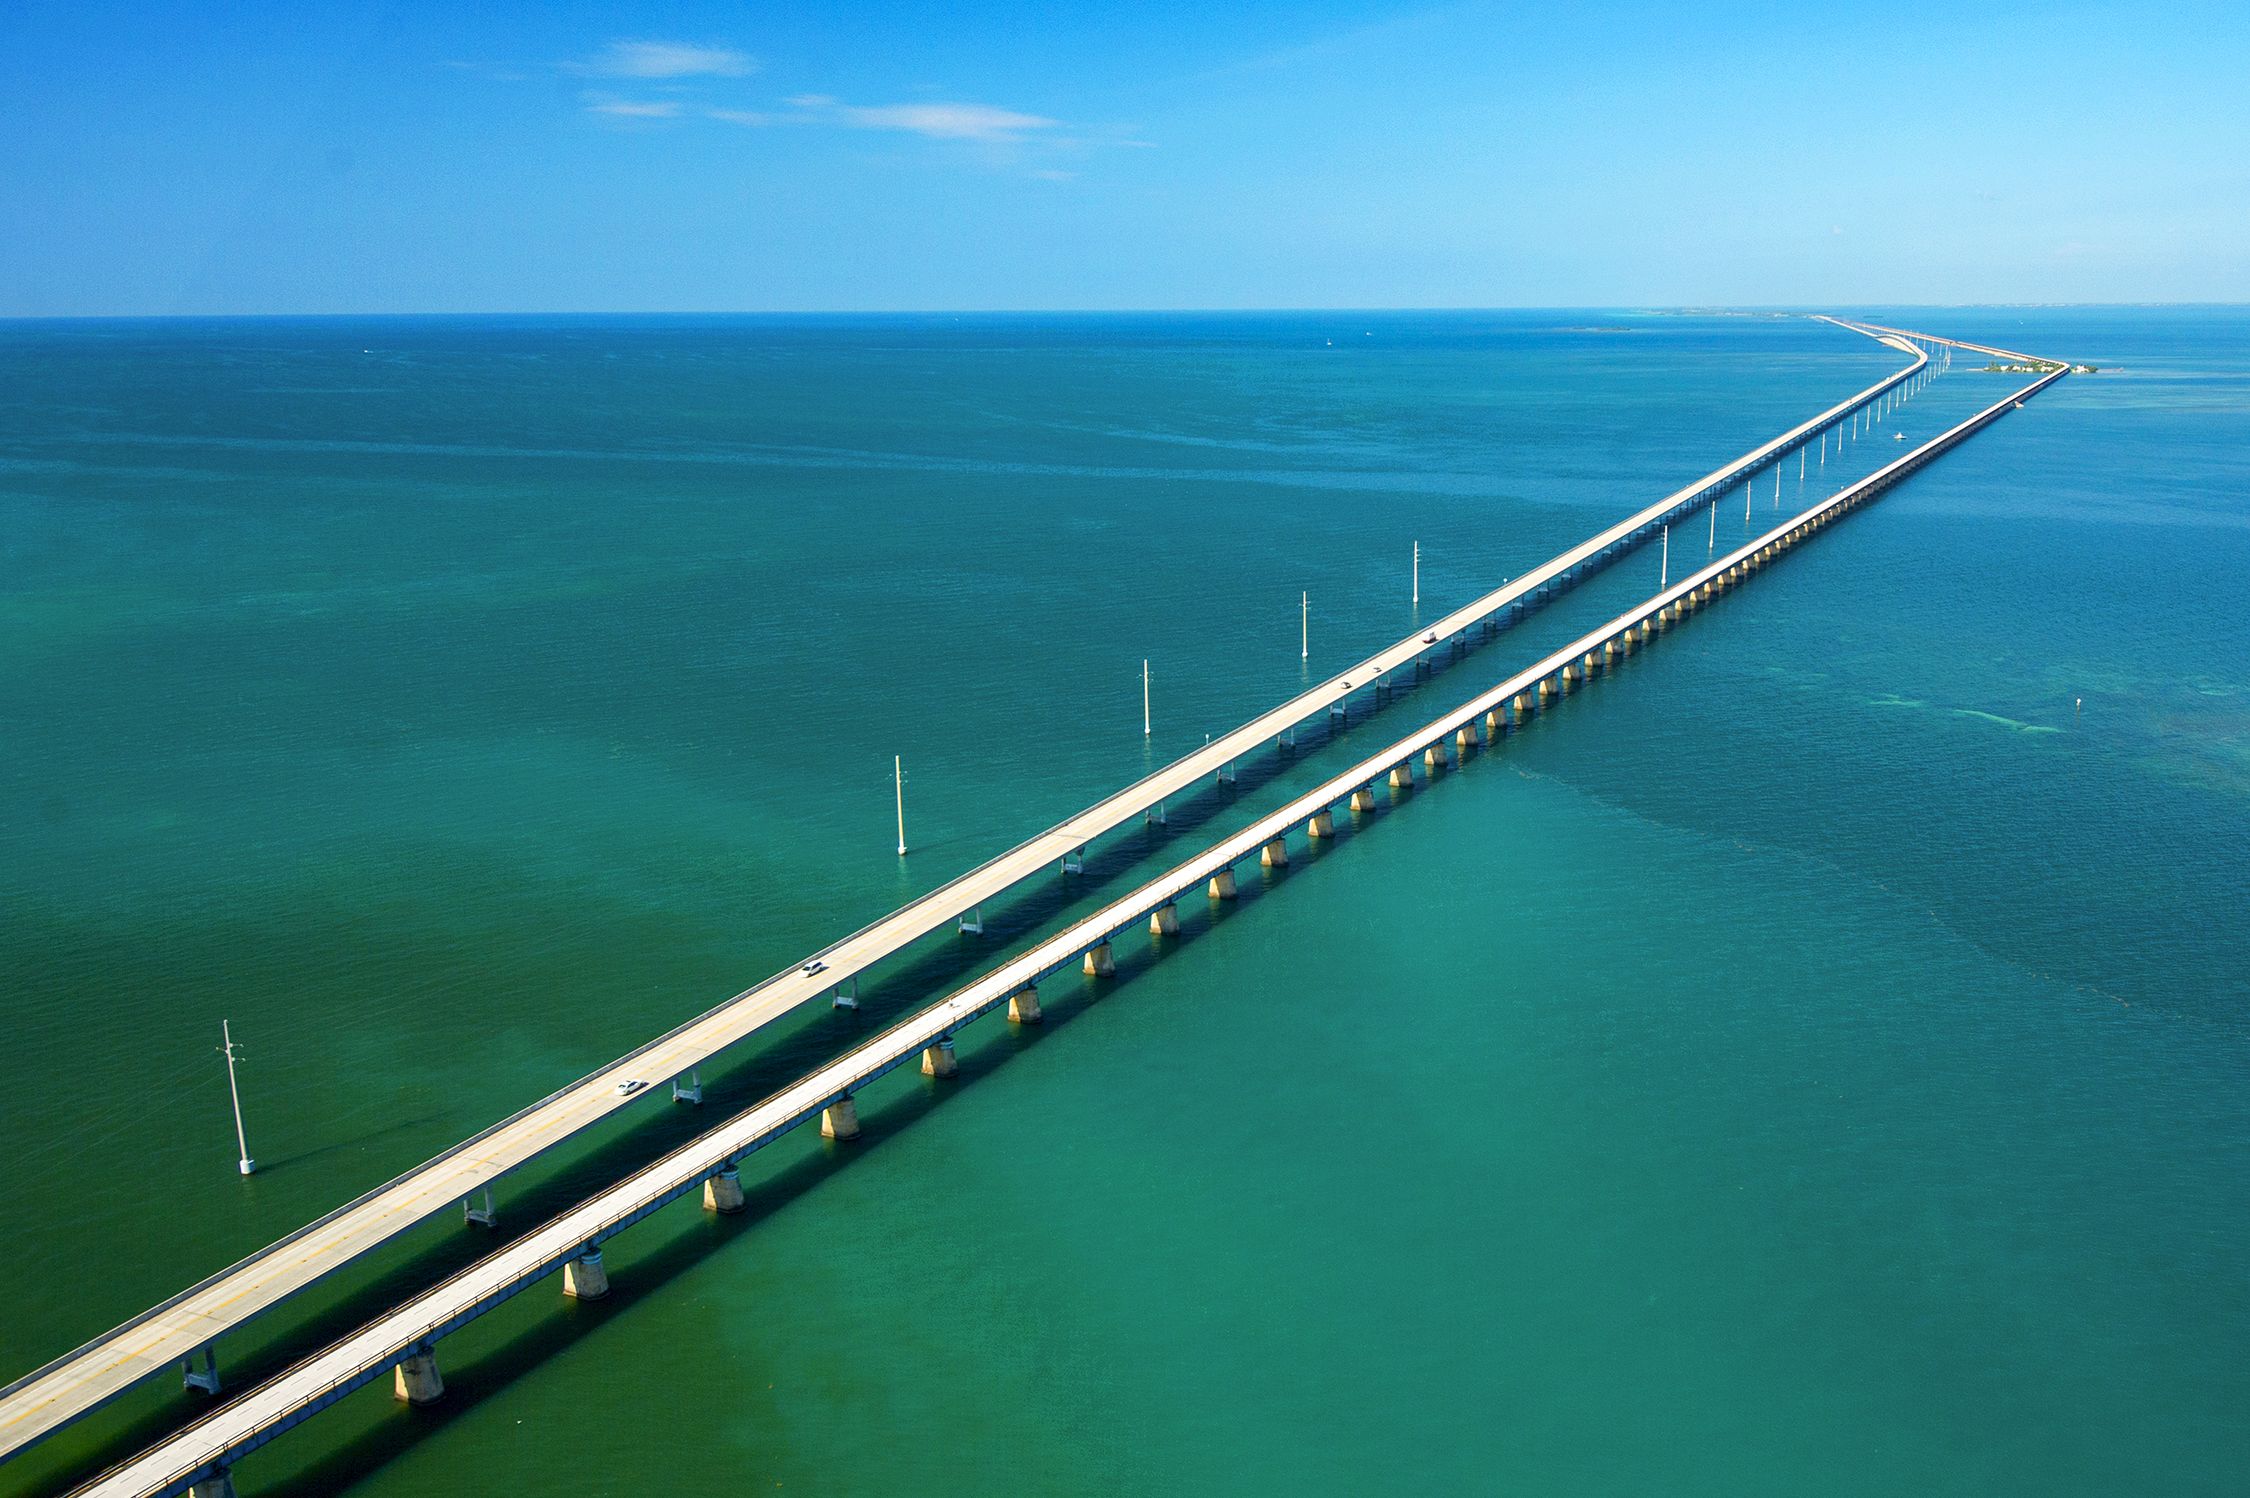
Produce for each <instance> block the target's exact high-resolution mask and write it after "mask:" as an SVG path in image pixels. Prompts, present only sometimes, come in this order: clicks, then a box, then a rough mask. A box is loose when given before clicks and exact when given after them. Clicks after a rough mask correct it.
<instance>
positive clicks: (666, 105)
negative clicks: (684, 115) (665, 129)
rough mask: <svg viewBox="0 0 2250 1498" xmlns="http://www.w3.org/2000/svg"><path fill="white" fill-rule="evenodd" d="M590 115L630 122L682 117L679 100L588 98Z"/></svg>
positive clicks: (587, 105)
mask: <svg viewBox="0 0 2250 1498" xmlns="http://www.w3.org/2000/svg"><path fill="white" fill-rule="evenodd" d="M586 112H587V113H588V114H606V115H611V116H613V117H616V118H619V119H628V120H672V119H678V118H679V115H680V102H679V101H678V100H677V99H604V98H595V97H591V96H590V97H588V98H587V100H586Z"/></svg>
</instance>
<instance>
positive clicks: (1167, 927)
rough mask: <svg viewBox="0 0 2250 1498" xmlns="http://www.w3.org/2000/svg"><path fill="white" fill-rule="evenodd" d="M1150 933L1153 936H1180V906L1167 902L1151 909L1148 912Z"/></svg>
mask: <svg viewBox="0 0 2250 1498" xmlns="http://www.w3.org/2000/svg"><path fill="white" fill-rule="evenodd" d="M1148 934H1149V935H1151V936H1178V935H1179V934H1180V907H1179V906H1177V905H1173V904H1170V903H1166V904H1163V905H1159V906H1157V907H1156V908H1155V909H1154V910H1152V911H1150V912H1149V913H1148Z"/></svg>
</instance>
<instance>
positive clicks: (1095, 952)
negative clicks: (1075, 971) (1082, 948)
mask: <svg viewBox="0 0 2250 1498" xmlns="http://www.w3.org/2000/svg"><path fill="white" fill-rule="evenodd" d="M1081 967H1082V970H1083V971H1084V972H1085V974H1086V976H1087V977H1089V978H1107V977H1109V976H1111V975H1112V974H1114V973H1115V972H1116V971H1117V958H1116V955H1115V954H1113V953H1112V952H1111V951H1110V950H1109V943H1108V942H1106V941H1103V942H1096V943H1095V944H1094V945H1092V946H1090V947H1088V948H1087V949H1086V960H1085V962H1084V963H1083V964H1081Z"/></svg>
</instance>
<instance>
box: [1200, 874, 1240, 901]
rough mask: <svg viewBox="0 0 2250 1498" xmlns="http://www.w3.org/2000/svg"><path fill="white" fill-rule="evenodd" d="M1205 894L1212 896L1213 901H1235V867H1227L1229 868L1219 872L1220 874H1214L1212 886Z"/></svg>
mask: <svg viewBox="0 0 2250 1498" xmlns="http://www.w3.org/2000/svg"><path fill="white" fill-rule="evenodd" d="M1204 893H1206V894H1208V895H1209V896H1210V897H1211V898H1212V899H1214V900H1231V899H1233V898H1234V869H1233V867H1232V866H1229V867H1227V868H1223V869H1221V870H1219V872H1217V873H1216V874H1213V875H1212V876H1211V883H1210V886H1209V887H1208V888H1207V889H1206V890H1205V891H1204Z"/></svg>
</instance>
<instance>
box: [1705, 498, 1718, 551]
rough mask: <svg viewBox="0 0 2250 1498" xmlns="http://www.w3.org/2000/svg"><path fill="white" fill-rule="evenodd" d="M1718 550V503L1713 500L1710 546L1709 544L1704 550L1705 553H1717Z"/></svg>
mask: <svg viewBox="0 0 2250 1498" xmlns="http://www.w3.org/2000/svg"><path fill="white" fill-rule="evenodd" d="M1718 549H1719V502H1718V501H1717V500H1713V501H1712V502H1711V544H1710V546H1709V547H1708V548H1706V550H1707V552H1716V551H1717V550H1718Z"/></svg>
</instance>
